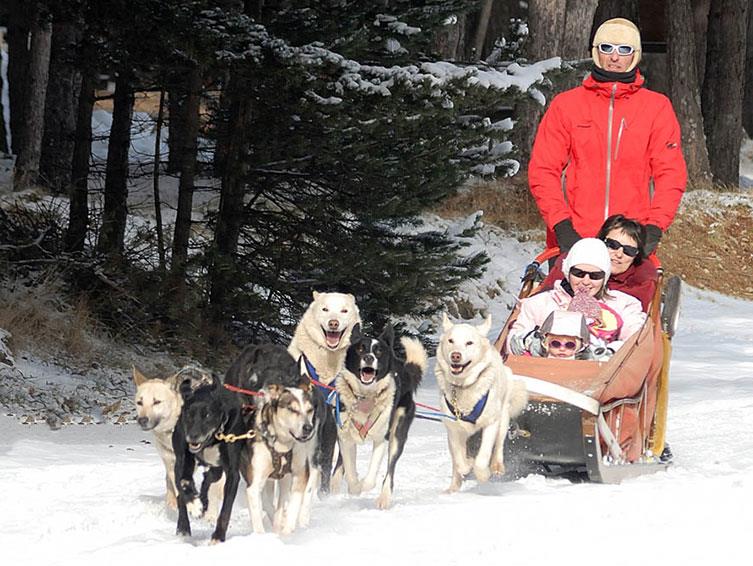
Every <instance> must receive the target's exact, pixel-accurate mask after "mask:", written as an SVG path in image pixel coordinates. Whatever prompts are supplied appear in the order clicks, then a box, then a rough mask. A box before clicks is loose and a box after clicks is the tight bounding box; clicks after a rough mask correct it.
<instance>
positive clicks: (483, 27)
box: [473, 0, 494, 61]
mask: <svg viewBox="0 0 753 566" xmlns="http://www.w3.org/2000/svg"><path fill="white" fill-rule="evenodd" d="M493 5H494V0H484V1H483V2H482V3H481V10H480V12H479V14H478V19H477V20H476V33H475V34H474V38H473V58H474V60H476V61H481V60H483V58H484V55H485V53H484V43H485V42H486V32H487V30H488V29H489V20H490V19H491V17H492V6H493Z"/></svg>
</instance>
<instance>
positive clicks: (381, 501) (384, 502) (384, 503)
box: [376, 493, 392, 509]
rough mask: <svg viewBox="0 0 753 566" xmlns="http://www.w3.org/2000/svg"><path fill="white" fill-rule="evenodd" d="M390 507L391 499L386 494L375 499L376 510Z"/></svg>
mask: <svg viewBox="0 0 753 566" xmlns="http://www.w3.org/2000/svg"><path fill="white" fill-rule="evenodd" d="M391 505H392V498H391V497H390V496H389V495H388V494H386V493H382V494H381V495H380V496H379V497H377V500H376V506H377V509H389V508H390V506H391Z"/></svg>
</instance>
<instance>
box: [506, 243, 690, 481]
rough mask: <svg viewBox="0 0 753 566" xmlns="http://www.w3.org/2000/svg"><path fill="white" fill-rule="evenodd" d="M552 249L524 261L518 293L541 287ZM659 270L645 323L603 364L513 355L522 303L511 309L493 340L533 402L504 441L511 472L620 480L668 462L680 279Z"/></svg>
mask: <svg viewBox="0 0 753 566" xmlns="http://www.w3.org/2000/svg"><path fill="white" fill-rule="evenodd" d="M557 251H558V250H556V249H555V250H546V251H545V252H543V253H542V254H540V255H539V256H538V257H537V258H536V260H535V261H534V262H533V263H532V264H531V265H529V266H528V268H527V269H526V273H525V275H524V277H523V287H522V289H521V292H520V294H519V297H520V298H525V297H527V296H529V295H532V294H534V293H536V292H537V291H538V289H537V285H538V282H539V281H540V279H541V274H540V271H539V266H540V264H541V262H543V261H545V260H547V259H549V258H550V257H553V256H554V255H556V253H557ZM657 263H658V262H657ZM657 269H658V273H659V277H658V281H657V286H656V291H655V293H654V298H653V300H652V301H651V305H650V307H649V310H648V316H647V318H646V322H645V323H644V325H643V326H642V327H641V329H640V331H638V332H636V333H635V334H634V335H633V336H631V337H630V338H629V339H628V340H627V341H626V342H625V344H624V345H623V346H622V347H621V348H620V349H618V350H617V352H616V353H615V354H614V355H613V356H612V358H611V359H609V360H608V361H606V362H598V361H583V360H557V359H551V358H541V357H530V356H516V355H512V354H510V353H509V352H508V351H507V350H506V347H505V343H506V338H507V334H508V331H509V328H510V326H511V324H512V322H513V321H514V320H515V319H516V317H517V315H518V310H519V306H516V308H514V309H513V311H512V313H511V314H510V317H509V318H508V320H507V323H506V324H505V326H504V327H503V328H502V331H501V332H500V335H499V337H498V338H497V341H496V343H495V346H496V348H497V349H498V350H499V351H500V353H501V355H502V356H503V357H504V358H505V363H506V364H507V365H508V366H509V367H510V368H511V369H512V371H513V373H514V374H515V376H516V377H518V378H520V379H522V380H523V381H525V383H526V386H527V387H528V390H529V398H530V402H529V405H528V407H527V409H526V410H525V411H524V412H523V414H522V415H521V416H520V417H518V421H517V429H513V430H511V433H510V439H509V442H507V443H506V445H507V449H506V456H505V462H506V463H507V469H508V471H511V472H512V473H513V474H515V475H525V474H527V473H542V474H545V475H565V476H571V477H573V476H575V477H579V476H585V477H587V478H588V479H589V480H591V481H594V482H602V483H619V482H620V481H621V480H623V479H625V478H629V477H635V476H639V475H642V474H646V473H653V472H656V471H659V470H664V469H666V468H667V466H668V465H669V461H668V458H666V457H664V458H662V457H661V455H662V452H663V451H664V447H665V437H664V435H665V428H666V418H667V400H668V377H669V362H670V357H671V351H672V348H671V338H672V336H673V334H674V331H675V328H676V325H677V315H678V310H679V296H680V279H679V278H678V277H671V278H669V279H668V280H667V281H664V277H663V273H662V269H661V267H657ZM667 452H668V451H667ZM665 456H666V454H665Z"/></svg>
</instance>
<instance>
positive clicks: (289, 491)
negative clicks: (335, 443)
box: [241, 370, 316, 535]
mask: <svg viewBox="0 0 753 566" xmlns="http://www.w3.org/2000/svg"><path fill="white" fill-rule="evenodd" d="M304 371H305V370H304ZM313 387H314V386H313V385H312V384H311V382H310V381H309V379H308V377H307V376H306V375H305V374H304V375H303V378H302V381H301V383H300V386H299V387H285V386H283V385H279V384H270V385H267V386H265V387H264V389H262V392H263V396H262V397H261V400H260V401H259V402H258V406H257V409H256V411H255V413H254V421H253V430H254V438H253V440H251V441H249V442H248V443H247V445H246V449H245V451H244V454H243V463H242V465H241V473H242V474H243V477H244V479H245V480H246V483H247V484H248V488H247V489H246V496H247V498H248V508H249V514H250V515H251V526H252V527H253V529H254V532H255V533H263V532H264V523H263V492H264V489H265V486H266V485H267V480H268V479H274V480H279V485H280V490H279V497H278V501H277V507H276V510H275V513H274V523H273V529H274V530H275V532H278V533H280V534H283V535H288V534H291V533H292V532H293V531H294V530H295V527H296V524H297V522H298V519H299V514H300V510H301V505H302V504H303V498H304V494H305V490H306V485H307V483H308V479H309V460H310V459H311V451H312V448H314V447H313V446H311V443H310V442H308V441H309V440H311V439H312V438H313V437H314V435H315V434H316V423H315V418H314V415H315V407H314V398H313V396H312V395H313V392H312V389H313Z"/></svg>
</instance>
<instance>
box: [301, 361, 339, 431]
mask: <svg viewBox="0 0 753 566" xmlns="http://www.w3.org/2000/svg"><path fill="white" fill-rule="evenodd" d="M303 361H304V363H305V364H306V371H308V373H309V379H310V380H311V383H313V384H314V385H316V388H317V389H318V390H319V391H320V392H321V394H322V395H323V396H324V399H325V402H326V403H327V405H331V406H332V407H334V408H335V421H337V426H339V427H342V426H343V423H342V420H341V418H340V394H339V393H338V392H337V390H336V389H335V388H334V387H332V386H331V385H327V384H326V383H322V381H321V379H320V378H319V374H318V373H317V372H316V368H315V367H314V364H312V363H311V362H310V361H309V359H308V358H307V357H306V354H304V355H303Z"/></svg>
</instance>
